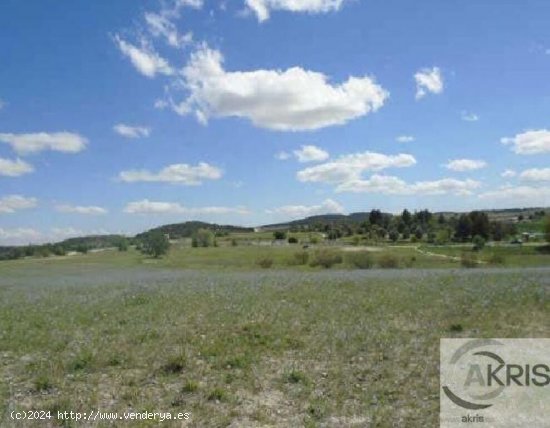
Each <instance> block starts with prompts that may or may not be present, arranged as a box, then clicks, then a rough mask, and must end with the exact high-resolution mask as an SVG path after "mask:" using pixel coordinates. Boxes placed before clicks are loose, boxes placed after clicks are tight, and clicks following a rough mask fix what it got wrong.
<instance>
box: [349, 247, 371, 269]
mask: <svg viewBox="0 0 550 428" xmlns="http://www.w3.org/2000/svg"><path fill="white" fill-rule="evenodd" d="M346 263H348V264H350V265H352V266H354V267H356V268H357V269H370V268H372V266H373V265H374V262H373V260H372V257H371V255H370V254H369V253H368V252H367V251H354V252H350V253H348V254H346Z"/></svg>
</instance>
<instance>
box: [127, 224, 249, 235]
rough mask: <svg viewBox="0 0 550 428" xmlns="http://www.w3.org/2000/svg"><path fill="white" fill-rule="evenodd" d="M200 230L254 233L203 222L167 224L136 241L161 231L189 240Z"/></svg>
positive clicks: (246, 228)
mask: <svg viewBox="0 0 550 428" xmlns="http://www.w3.org/2000/svg"><path fill="white" fill-rule="evenodd" d="M199 229H208V230H211V231H213V232H214V233H218V234H220V233H222V234H224V233H231V232H254V229H253V228H251V227H241V226H230V225H219V224H214V223H205V222H202V221H187V222H185V223H176V224H167V225H164V226H160V227H156V228H154V229H151V230H148V231H146V232H143V233H139V234H138V235H136V239H140V238H141V237H143V236H144V235H146V234H147V233H151V232H156V231H160V232H162V233H164V234H167V235H169V236H170V239H179V238H189V237H191V236H193V234H194V233H195V232H196V231H197V230H199Z"/></svg>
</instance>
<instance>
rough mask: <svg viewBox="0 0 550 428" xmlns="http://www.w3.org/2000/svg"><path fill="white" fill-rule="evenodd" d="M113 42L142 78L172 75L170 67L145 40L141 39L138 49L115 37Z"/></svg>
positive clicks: (172, 70)
mask: <svg viewBox="0 0 550 428" xmlns="http://www.w3.org/2000/svg"><path fill="white" fill-rule="evenodd" d="M115 42H116V44H117V46H118V48H119V49H120V51H121V52H122V53H123V54H124V55H125V56H127V57H128V58H129V59H130V61H131V62H132V64H133V66H134V67H135V68H136V70H138V71H139V72H140V73H141V74H143V75H144V76H146V77H149V78H152V77H155V76H156V75H157V74H163V75H165V76H171V75H173V74H174V69H173V68H172V66H170V64H169V63H168V61H166V60H165V59H164V58H162V57H161V56H160V55H159V54H158V53H157V52H155V50H154V49H153V47H152V46H150V44H149V43H148V42H147V40H145V39H141V43H140V46H139V47H138V46H136V45H133V44H131V43H128V42H127V41H125V40H123V39H121V38H120V37H119V36H118V35H117V36H115Z"/></svg>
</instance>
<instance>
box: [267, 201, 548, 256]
mask: <svg viewBox="0 0 550 428" xmlns="http://www.w3.org/2000/svg"><path fill="white" fill-rule="evenodd" d="M542 213H544V211H542ZM534 215H540V213H539V212H536V213H535V214H534ZM307 230H308V231H318V232H323V233H324V234H325V236H326V238H327V239H328V240H335V239H339V238H341V237H346V236H357V235H359V236H360V237H361V236H362V238H363V239H365V240H367V241H385V240H389V241H391V242H397V241H399V240H411V241H413V242H416V241H421V240H425V241H426V242H429V243H433V244H439V245H444V244H446V243H449V242H472V243H473V242H474V239H475V238H476V237H479V238H480V239H483V241H484V242H486V241H489V240H493V241H502V240H503V239H506V238H508V237H512V236H514V235H515V234H516V233H517V230H516V226H515V224H513V223H505V222H501V221H496V220H492V221H491V220H490V218H489V216H488V214H487V213H485V212H482V211H472V212H470V213H465V214H460V215H458V214H448V215H445V214H443V213H439V214H437V215H436V214H433V213H432V212H430V211H429V210H421V211H415V212H410V211H409V210H407V209H404V210H403V211H402V212H401V214H398V215H393V214H389V213H383V212H382V211H380V210H377V209H373V210H372V211H370V212H369V213H368V214H367V216H366V218H365V219H364V220H363V221H360V222H356V223H353V222H347V223H344V222H343V221H342V220H337V221H334V222H325V223H323V222H322V221H316V222H314V223H313V224H312V225H311V226H309V227H308V229H307ZM275 233H276V234H279V235H281V236H282V234H283V233H284V231H276V232H274V234H275ZM480 239H476V242H477V243H478V245H477V247H479V246H480V245H481V244H480V242H481V241H480Z"/></svg>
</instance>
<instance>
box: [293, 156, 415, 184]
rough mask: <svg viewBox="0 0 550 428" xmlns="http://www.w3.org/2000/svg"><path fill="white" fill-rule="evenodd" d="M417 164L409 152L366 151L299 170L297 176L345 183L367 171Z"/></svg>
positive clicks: (312, 179) (326, 181)
mask: <svg viewBox="0 0 550 428" xmlns="http://www.w3.org/2000/svg"><path fill="white" fill-rule="evenodd" d="M414 164H416V159H415V158H414V157H413V156H411V155H407V154H399V155H393V156H392V155H384V154H382V153H374V152H364V153H356V154H351V155H344V156H340V157H339V158H337V159H335V160H333V161H331V162H327V163H323V164H320V165H316V166H313V167H309V168H306V169H303V170H301V171H298V173H297V178H298V180H300V181H303V182H324V183H343V182H346V181H351V180H359V179H360V178H361V174H362V173H364V172H366V171H381V170H383V169H386V168H404V167H409V166H412V165H414Z"/></svg>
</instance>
